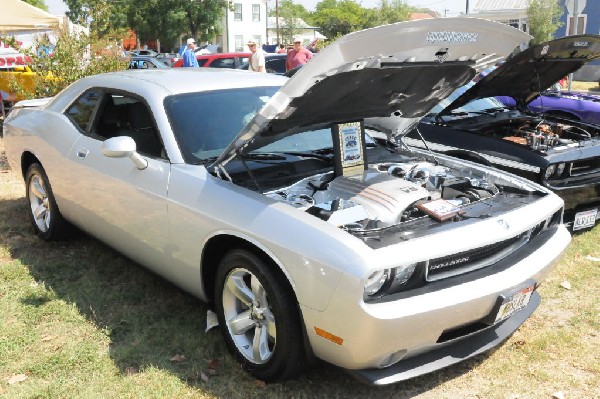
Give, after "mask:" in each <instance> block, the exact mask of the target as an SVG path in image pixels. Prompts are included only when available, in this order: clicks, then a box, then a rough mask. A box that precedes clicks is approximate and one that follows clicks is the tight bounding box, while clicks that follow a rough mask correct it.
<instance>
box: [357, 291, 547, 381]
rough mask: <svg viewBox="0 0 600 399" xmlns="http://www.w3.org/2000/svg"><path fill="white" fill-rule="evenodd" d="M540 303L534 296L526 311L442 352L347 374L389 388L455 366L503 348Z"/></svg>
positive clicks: (428, 353) (535, 294) (536, 296)
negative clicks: (390, 385) (383, 367)
mask: <svg viewBox="0 0 600 399" xmlns="http://www.w3.org/2000/svg"><path fill="white" fill-rule="evenodd" d="M540 302H541V298H540V295H539V294H538V293H537V292H534V294H533V295H532V297H531V300H530V301H529V305H528V306H527V307H526V308H525V309H522V310H521V311H519V312H518V313H516V314H515V315H514V316H512V317H510V318H508V319H507V320H505V321H503V322H501V323H499V324H497V325H495V326H491V327H489V328H487V329H485V330H482V331H479V332H477V333H474V334H471V335H469V336H467V337H465V338H462V339H460V340H457V341H456V342H452V343H451V344H449V345H447V346H442V347H440V348H439V349H435V350H432V351H430V352H426V353H424V354H422V355H420V356H415V357H411V358H410V359H406V360H403V361H401V362H399V363H396V364H394V365H392V366H390V367H388V368H386V369H363V370H347V372H348V373H349V374H350V375H352V376H353V377H355V378H356V379H358V380H359V381H361V382H364V383H367V384H373V385H385V384H392V383H395V382H399V381H404V380H408V379H410V378H414V377H418V376H420V375H423V374H427V373H431V372H433V371H436V370H440V369H443V368H445V367H448V366H452V365H453V364H456V363H460V362H462V361H464V360H467V359H469V358H471V357H474V356H477V355H480V354H482V353H485V352H487V351H489V350H490V349H492V348H494V347H496V346H498V345H500V344H501V343H502V342H504V341H505V340H506V339H507V338H508V337H510V336H511V335H512V333H514V332H515V331H516V330H517V329H518V328H519V327H520V326H521V324H523V323H524V322H525V320H527V318H528V317H529V316H531V314H532V313H533V312H534V311H535V309H537V307H538V306H539V304H540Z"/></svg>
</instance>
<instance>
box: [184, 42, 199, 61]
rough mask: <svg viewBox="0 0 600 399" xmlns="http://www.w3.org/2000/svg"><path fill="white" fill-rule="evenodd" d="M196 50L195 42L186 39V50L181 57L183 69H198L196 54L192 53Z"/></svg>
mask: <svg viewBox="0 0 600 399" xmlns="http://www.w3.org/2000/svg"><path fill="white" fill-rule="evenodd" d="M196 48H198V47H197V46H196V41H195V40H194V39H193V38H191V37H190V38H189V39H187V48H186V49H185V50H184V51H183V54H182V55H181V56H182V57H183V66H184V67H194V68H198V67H199V65H198V60H197V59H196V53H195V52H194V50H196Z"/></svg>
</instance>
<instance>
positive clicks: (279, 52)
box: [277, 44, 287, 54]
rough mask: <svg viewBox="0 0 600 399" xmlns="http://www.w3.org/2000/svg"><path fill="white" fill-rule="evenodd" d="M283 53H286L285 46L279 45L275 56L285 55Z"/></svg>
mask: <svg viewBox="0 0 600 399" xmlns="http://www.w3.org/2000/svg"><path fill="white" fill-rule="evenodd" d="M285 53H287V50H286V49H285V46H284V45H283V44H280V45H279V49H277V54H285Z"/></svg>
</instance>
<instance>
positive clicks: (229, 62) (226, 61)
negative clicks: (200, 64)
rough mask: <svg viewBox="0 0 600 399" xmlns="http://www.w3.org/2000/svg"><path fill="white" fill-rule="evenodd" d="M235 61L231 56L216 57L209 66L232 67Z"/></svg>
mask: <svg viewBox="0 0 600 399" xmlns="http://www.w3.org/2000/svg"><path fill="white" fill-rule="evenodd" d="M234 63H235V61H234V59H233V58H216V59H215V60H213V62H211V63H210V65H209V67H211V68H233V67H235V65H234Z"/></svg>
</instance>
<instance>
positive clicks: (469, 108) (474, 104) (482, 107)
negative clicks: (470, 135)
mask: <svg viewBox="0 0 600 399" xmlns="http://www.w3.org/2000/svg"><path fill="white" fill-rule="evenodd" d="M474 84H475V82H474V81H471V82H469V83H467V84H466V85H464V86H461V87H459V88H458V89H456V90H454V92H453V93H452V94H450V95H449V96H448V97H446V98H445V99H443V100H442V101H440V102H439V103H438V104H437V105H436V106H435V107H433V108H432V109H431V112H430V113H429V114H430V115H435V114H439V113H440V112H441V111H442V110H443V109H444V108H446V107H447V106H448V105H450V103H452V101H454V100H456V99H457V98H458V97H459V96H461V95H462V94H463V93H464V92H466V91H467V90H468V89H470V88H471V87H472V86H473V85H474ZM502 108H504V104H502V103H501V102H500V101H498V100H497V99H496V98H494V97H487V98H478V99H475V100H473V101H471V102H469V103H467V104H465V105H463V106H462V107H459V108H456V109H455V110H453V111H452V112H453V113H462V112H484V111H489V110H493V109H502Z"/></svg>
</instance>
